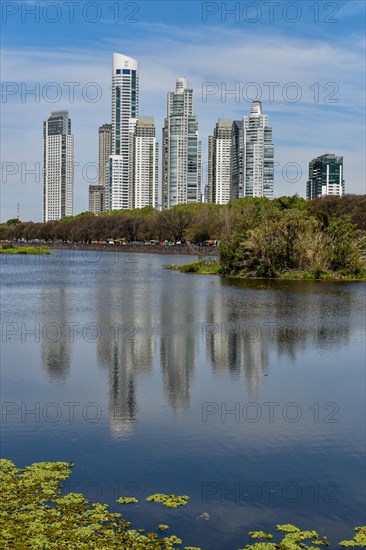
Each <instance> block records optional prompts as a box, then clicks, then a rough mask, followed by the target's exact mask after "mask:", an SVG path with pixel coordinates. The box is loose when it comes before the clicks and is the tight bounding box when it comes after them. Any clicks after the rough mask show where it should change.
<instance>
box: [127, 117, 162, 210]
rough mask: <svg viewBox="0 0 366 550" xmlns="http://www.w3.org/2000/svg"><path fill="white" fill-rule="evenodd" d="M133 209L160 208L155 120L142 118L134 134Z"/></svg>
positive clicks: (137, 123) (132, 149) (138, 121)
mask: <svg viewBox="0 0 366 550" xmlns="http://www.w3.org/2000/svg"><path fill="white" fill-rule="evenodd" d="M131 151H132V163H133V182H132V189H133V208H144V207H145V206H153V207H154V208H156V207H157V206H158V164H159V158H158V144H157V142H156V132H155V125H154V119H153V118H152V117H141V118H139V119H138V120H137V122H136V125H135V130H134V133H133V134H132V145H131Z"/></svg>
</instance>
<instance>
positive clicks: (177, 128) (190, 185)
mask: <svg viewBox="0 0 366 550" xmlns="http://www.w3.org/2000/svg"><path fill="white" fill-rule="evenodd" d="M162 149H163V162H162V203H163V208H171V207H172V206H175V205H177V204H185V203H194V202H200V201H201V142H200V141H199V138H198V119H197V117H196V116H194V115H193V90H192V89H191V88H188V84H187V80H186V79H185V78H178V79H177V83H176V89H175V91H174V92H169V93H168V101H167V117H166V119H165V121H164V128H163V146H162Z"/></svg>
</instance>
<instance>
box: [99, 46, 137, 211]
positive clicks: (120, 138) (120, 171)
mask: <svg viewBox="0 0 366 550" xmlns="http://www.w3.org/2000/svg"><path fill="white" fill-rule="evenodd" d="M112 73H113V74H112V150H111V156H110V157H109V170H108V174H107V178H108V189H107V197H108V205H107V210H115V209H121V208H131V207H132V167H131V151H130V147H131V136H130V134H131V133H132V132H133V130H134V126H135V124H136V119H137V118H138V107H139V69H138V62H137V61H136V59H133V58H132V57H127V56H126V55H123V54H118V53H114V54H113V61H112ZM113 167H116V168H117V169H116V170H114V169H113Z"/></svg>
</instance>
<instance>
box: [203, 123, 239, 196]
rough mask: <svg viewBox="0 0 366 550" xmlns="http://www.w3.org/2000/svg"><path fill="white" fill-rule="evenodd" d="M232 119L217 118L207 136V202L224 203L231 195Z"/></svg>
mask: <svg viewBox="0 0 366 550" xmlns="http://www.w3.org/2000/svg"><path fill="white" fill-rule="evenodd" d="M232 126H233V121H232V120H223V119H219V121H218V122H217V124H216V127H215V129H214V133H213V135H212V136H210V137H209V138H208V202H214V203H217V204H226V203H227V202H229V200H230V199H232V198H234V197H233V192H232V179H231V149H232Z"/></svg>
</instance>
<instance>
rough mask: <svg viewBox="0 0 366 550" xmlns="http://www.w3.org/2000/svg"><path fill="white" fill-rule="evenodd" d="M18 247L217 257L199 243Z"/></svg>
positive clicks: (29, 245) (215, 252)
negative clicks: (198, 244)
mask: <svg viewBox="0 0 366 550" xmlns="http://www.w3.org/2000/svg"><path fill="white" fill-rule="evenodd" d="M14 245H15V246H16V247H20V248H21V247H24V248H29V247H32V248H33V247H44V246H46V247H47V248H49V249H50V250H94V251H96V252H98V251H99V252H114V253H116V252H121V253H126V254H132V253H139V254H140V253H141V254H169V255H183V256H203V257H205V256H209V257H214V258H216V257H217V256H218V251H217V249H216V248H215V249H214V248H213V247H208V246H197V245H190V246H188V245H184V244H182V245H169V246H168V245H166V246H163V245H149V244H147V245H115V244H114V245H109V244H62V243H42V244H38V243H37V244H36V243H16V244H15V243H14Z"/></svg>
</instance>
